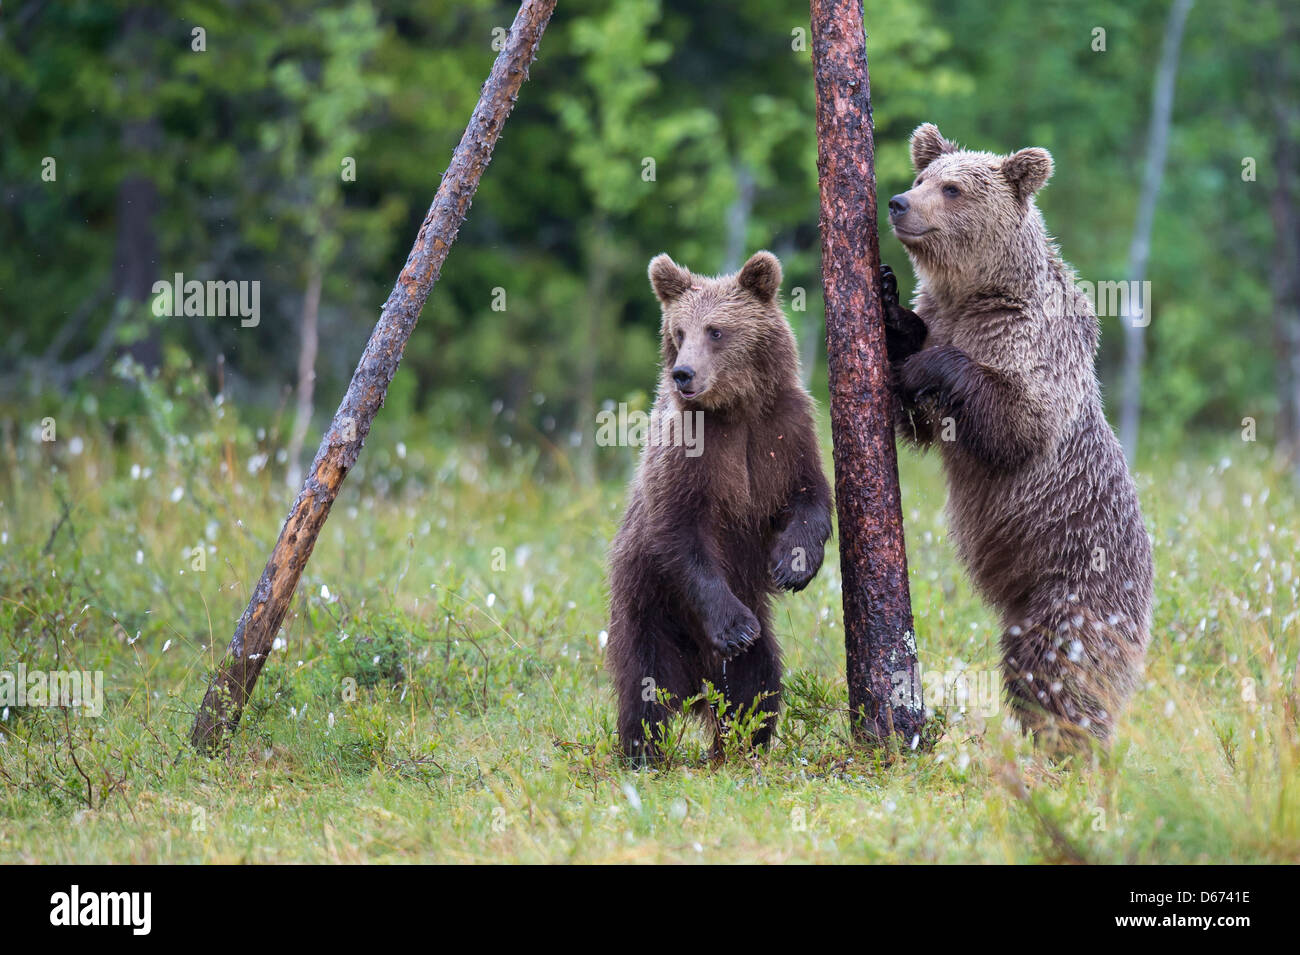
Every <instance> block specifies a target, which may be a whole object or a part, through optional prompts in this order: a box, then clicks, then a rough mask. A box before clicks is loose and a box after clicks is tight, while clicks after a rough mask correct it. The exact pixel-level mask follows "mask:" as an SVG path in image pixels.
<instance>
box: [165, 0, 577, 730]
mask: <svg viewBox="0 0 1300 955" xmlns="http://www.w3.org/2000/svg"><path fill="white" fill-rule="evenodd" d="M554 9H555V0H524V3H523V5H522V6H520V8H519V13H518V15H516V17H515V22H514V23H513V24H512V25H511V27H510V35H509V38H508V40H507V42H506V45H505V48H504V49H502V51H501V53H500V54H499V55H498V56H497V59H496V63H494V64H493V66H492V72H491V74H490V75H489V76H488V79H487V82H486V83H484V84H483V92H482V93H481V94H480V96H479V101H478V105H477V106H476V107H475V108H474V114H473V116H471V117H470V121H469V125H468V126H467V127H466V128H465V134H464V136H462V137H461V140H460V144H459V145H458V146H457V147H456V152H455V153H454V154H453V156H452V158H451V164H450V165H449V166H448V167H447V172H446V173H445V174H444V175H443V177H442V183H441V185H439V187H438V194H437V195H436V196H435V197H434V200H433V205H432V206H430V207H429V212H428V214H427V215H426V216H425V218H424V224H423V225H422V226H421V227H420V233H419V235H418V236H417V237H416V240H415V245H414V246H413V247H412V249H411V254H410V255H409V256H408V257H407V259H406V265H405V266H404V267H403V269H402V273H401V275H399V276H398V279H397V285H396V286H395V287H394V289H393V292H392V294H391V295H389V296H388V301H386V302H385V303H384V307H383V311H382V312H381V314H380V316H379V321H378V323H377V324H376V325H375V330H374V332H373V333H372V334H371V336H370V341H369V342H368V343H367V344H366V350H365V352H364V353H363V354H362V356H361V361H360V362H359V363H358V365H357V370H356V372H354V373H353V375H352V383H351V384H350V385H348V390H347V394H346V395H344V396H343V402H342V404H340V405H339V409H338V412H337V413H336V414H335V415H334V421H333V423H331V425H330V427H329V430H328V431H327V432H326V433H325V436H324V438H323V439H322V441H321V445H320V450H318V451H317V452H316V459H315V461H313V462H312V466H311V473H310V474H309V475H308V477H307V482H306V483H305V484H304V485H303V488H302V490H301V491H299V492H298V498H297V500H296V501H294V504H293V508H292V509H291V510H290V512H289V516H288V518H287V519H286V520H285V522H284V527H283V528H282V529H281V531H280V538H279V540H277V541H276V544H275V549H274V550H273V551H272V552H271V557H270V559H269V560H268V561H267V562H266V569H265V570H263V571H262V577H261V579H260V580H259V581H258V582H257V587H256V588H255V589H254V591H253V599H252V600H251V601H250V602H249V604H248V607H247V608H246V609H245V610H244V613H243V616H241V617H240V618H239V623H238V624H237V625H236V627H235V634H234V637H233V638H232V639H231V641H230V646H229V647H227V648H226V655H225V658H224V659H223V660H222V661H221V664H220V665H219V666H218V667H217V670H216V672H215V674H214V675H213V677H212V682H211V683H210V684H209V685H208V691H207V693H206V694H205V695H204V697H203V703H202V704H201V705H200V706H199V711H198V713H197V715H196V716H195V719H194V728H193V730H192V731H191V733H190V740H191V742H192V743H193V744H194V746H195V747H197V748H198V749H200V750H202V751H204V752H212V751H214V749H215V748H216V747H217V746H218V745H219V744H220V742H221V741H222V739H223V737H224V735H225V733H226V732H227V731H228V730H231V729H233V728H234V727H235V726H236V725H237V724H238V722H239V717H240V715H241V713H242V712H243V708H244V704H245V703H246V702H247V700H248V697H249V695H250V694H251V693H252V691H253V686H254V684H255V683H256V682H257V678H258V676H259V675H260V674H261V672H262V667H263V665H264V664H265V663H266V658H267V654H268V653H270V650H271V644H272V642H273V641H274V639H275V635H276V632H277V631H278V630H279V629H280V624H281V622H282V621H283V620H284V615H285V612H286V611H287V610H288V609H289V601H290V600H291V599H292V598H293V592H294V589H295V588H296V587H297V585H298V581H299V579H300V578H301V577H302V572H303V568H304V567H305V566H306V564H307V560H308V558H310V557H311V552H312V548H314V547H315V545H316V537H317V535H318V534H319V533H320V530H321V527H323V526H324V524H325V519H326V518H327V517H328V516H329V512H330V507H331V506H332V505H333V503H334V498H335V497H336V496H337V495H338V491H339V487H340V485H342V483H343V479H344V477H346V476H347V473H348V471H350V470H351V469H352V466H353V465H354V464H356V461H357V456H358V455H359V454H360V453H361V445H362V444H363V443H364V441H365V439H366V435H367V434H369V432H370V425H371V422H372V421H373V420H374V417H375V414H376V412H378V411H379V408H380V406H381V405H382V404H383V403H384V395H385V394H386V393H387V391H388V385H389V383H390V382H391V381H392V380H393V375H394V374H395V373H396V372H397V365H398V363H399V362H400V361H401V359H402V352H403V351H404V350H405V348H406V342H407V340H408V339H409V338H410V337H411V332H412V331H413V330H414V329H415V322H416V320H417V319H418V318H419V317H420V310H421V309H422V308H423V307H424V302H425V300H426V299H427V298H428V297H429V290H430V289H432V288H433V285H434V283H435V282H437V281H438V276H439V274H441V272H442V265H443V263H444V262H445V261H446V259H447V252H448V250H450V248H451V244H452V243H453V242H454V241H455V240H456V233H457V232H458V231H459V230H460V225H461V223H462V222H464V221H465V215H466V213H467V212H468V211H469V206H470V200H471V199H472V198H473V196H474V191H475V190H476V189H477V188H478V183H479V179H480V178H481V177H482V175H483V170H484V169H486V168H487V165H488V162H489V161H490V160H491V159H492V148H493V147H494V146H495V145H496V141H497V137H498V136H499V135H500V133H501V127H502V126H503V125H504V124H505V121H506V118H507V117H508V116H509V115H510V110H511V108H512V107H513V106H514V103H515V98H516V97H517V96H518V93H519V88H520V87H521V86H522V85H523V82H524V80H525V79H527V77H528V66H529V64H530V63H532V61H533V57H534V56H535V55H536V53H537V45H538V43H539V42H541V38H542V32H543V31H544V30H545V29H546V24H547V22H548V21H549V20H550V18H551V13H552V11H553V10H554Z"/></svg>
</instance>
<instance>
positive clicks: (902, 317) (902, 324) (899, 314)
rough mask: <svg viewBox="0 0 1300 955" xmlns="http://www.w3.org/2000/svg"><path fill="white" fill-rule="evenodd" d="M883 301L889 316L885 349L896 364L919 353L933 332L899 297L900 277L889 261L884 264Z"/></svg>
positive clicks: (884, 310) (881, 272)
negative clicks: (901, 302)
mask: <svg viewBox="0 0 1300 955" xmlns="http://www.w3.org/2000/svg"><path fill="white" fill-rule="evenodd" d="M880 301H881V305H882V306H883V309H882V310H883V312H884V318H885V352H886V353H887V354H888V356H889V361H890V363H891V364H893V365H898V364H899V363H901V362H904V361H906V360H907V359H908V358H910V357H911V356H912V355H915V354H916V353H917V352H918V351H920V350H921V348H922V347H923V346H924V345H925V337H926V335H928V334H929V329H928V328H927V327H926V324H925V322H924V321H922V319H921V317H920V316H919V315H917V314H916V312H913V311H912V310H911V309H908V308H904V307H903V306H902V305H900V304H899V301H898V279H897V278H896V277H895V275H894V270H893V269H891V268H890V267H889V266H888V265H882V266H881V267H880Z"/></svg>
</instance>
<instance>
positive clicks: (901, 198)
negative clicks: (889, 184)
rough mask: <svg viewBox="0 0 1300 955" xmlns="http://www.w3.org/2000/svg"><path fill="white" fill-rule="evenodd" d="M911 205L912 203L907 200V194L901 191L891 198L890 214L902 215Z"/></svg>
mask: <svg viewBox="0 0 1300 955" xmlns="http://www.w3.org/2000/svg"><path fill="white" fill-rule="evenodd" d="M909 205H910V203H909V202H908V201H907V196H905V195H903V194H902V193H901V192H900V193H899V194H898V195H896V196H894V198H892V199H890V200H889V214H890V215H891V216H901V215H902V214H903V213H904V212H906V211H907V207H908V206H909Z"/></svg>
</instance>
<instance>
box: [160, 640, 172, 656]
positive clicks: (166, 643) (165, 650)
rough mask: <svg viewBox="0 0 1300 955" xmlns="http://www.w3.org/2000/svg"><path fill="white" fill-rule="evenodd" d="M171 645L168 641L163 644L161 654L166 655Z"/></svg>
mask: <svg viewBox="0 0 1300 955" xmlns="http://www.w3.org/2000/svg"><path fill="white" fill-rule="evenodd" d="M171 645H172V642H171V641H170V640H168V641H167V642H165V643H164V644H163V648H162V652H163V653H166V652H167V651H168V650H170V649H171Z"/></svg>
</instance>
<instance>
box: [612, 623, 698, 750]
mask: <svg viewBox="0 0 1300 955" xmlns="http://www.w3.org/2000/svg"><path fill="white" fill-rule="evenodd" d="M667 630H668V628H667V626H666V624H664V623H659V624H658V625H657V626H655V625H652V626H647V627H646V628H644V629H643V630H642V631H641V632H639V633H638V634H637V635H636V638H635V640H634V642H633V646H632V647H631V648H630V650H631V652H630V653H629V654H628V655H627V658H626V659H624V660H622V661H621V662H620V665H619V667H618V680H617V685H618V737H619V742H620V744H621V746H622V750H623V755H624V756H625V757H627V758H628V759H629V760H632V761H633V762H636V763H639V764H642V765H644V764H648V763H654V762H658V761H659V760H660V759H662V757H663V735H662V733H663V724H664V721H665V720H667V719H668V718H669V717H670V716H671V715H672V714H673V713H675V712H677V711H679V710H680V709H681V706H682V703H683V702H684V701H685V700H687V699H688V698H690V697H692V696H694V695H695V694H697V693H698V692H699V686H700V680H699V674H698V673H695V672H693V669H692V667H693V663H692V659H693V658H691V657H687V656H685V655H683V654H682V653H681V652H680V651H678V650H677V649H676V647H677V645H678V641H677V640H676V639H675V638H674V636H673V635H671V634H670V633H668V632H667ZM665 697H666V701H665Z"/></svg>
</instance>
